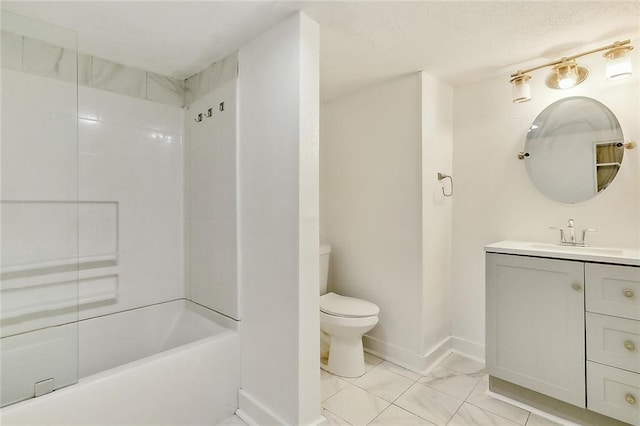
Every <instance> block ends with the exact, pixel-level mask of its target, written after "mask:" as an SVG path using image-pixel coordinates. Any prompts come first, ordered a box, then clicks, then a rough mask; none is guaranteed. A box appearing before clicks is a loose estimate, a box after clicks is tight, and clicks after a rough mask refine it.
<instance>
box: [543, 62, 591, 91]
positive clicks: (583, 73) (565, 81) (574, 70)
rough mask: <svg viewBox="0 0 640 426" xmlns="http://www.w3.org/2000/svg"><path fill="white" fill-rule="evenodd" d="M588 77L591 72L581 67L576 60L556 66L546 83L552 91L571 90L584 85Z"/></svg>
mask: <svg viewBox="0 0 640 426" xmlns="http://www.w3.org/2000/svg"><path fill="white" fill-rule="evenodd" d="M588 75H589V70H587V69H586V68H584V67H581V66H579V65H578V64H577V63H576V61H575V60H571V61H562V62H560V63H559V64H557V65H554V67H553V71H551V74H549V76H548V77H547V80H546V81H545V83H546V85H547V87H550V88H552V89H570V88H572V87H575V86H577V85H578V84H580V83H582V82H583V81H584V80H585V79H586V78H587V76H588Z"/></svg>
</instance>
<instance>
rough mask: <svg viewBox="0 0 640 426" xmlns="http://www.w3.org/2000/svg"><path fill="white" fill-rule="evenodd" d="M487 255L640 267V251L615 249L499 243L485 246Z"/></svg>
mask: <svg viewBox="0 0 640 426" xmlns="http://www.w3.org/2000/svg"><path fill="white" fill-rule="evenodd" d="M484 250H485V252H487V253H502V254H519V255H524V256H538V257H551V258H555V259H568V260H582V261H587V262H601V263H614V264H619V265H634V266H640V249H629V248H615V247H574V246H561V245H557V244H550V243H535V242H530V241H510V240H505V241H499V242H497V243H493V244H487V245H486V246H484Z"/></svg>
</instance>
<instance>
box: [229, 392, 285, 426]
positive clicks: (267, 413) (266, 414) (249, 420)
mask: <svg viewBox="0 0 640 426" xmlns="http://www.w3.org/2000/svg"><path fill="white" fill-rule="evenodd" d="M236 416H238V417H240V418H241V419H242V421H244V422H245V423H246V424H248V425H249V426H261V425H284V424H286V422H285V421H283V420H282V419H280V418H279V417H278V416H277V415H276V414H275V413H274V412H272V411H271V410H269V409H268V408H267V407H266V406H265V405H263V404H262V403H260V402H259V401H258V400H257V399H256V398H254V397H253V396H251V395H249V394H248V393H247V392H246V391H245V390H244V389H240V390H239V391H238V410H237V411H236Z"/></svg>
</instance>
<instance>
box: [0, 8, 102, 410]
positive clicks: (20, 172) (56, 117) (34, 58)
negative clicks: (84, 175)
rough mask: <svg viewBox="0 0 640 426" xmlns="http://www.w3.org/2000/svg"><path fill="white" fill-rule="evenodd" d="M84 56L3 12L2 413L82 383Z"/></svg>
mask: <svg viewBox="0 0 640 426" xmlns="http://www.w3.org/2000/svg"><path fill="white" fill-rule="evenodd" d="M52 57H54V58H55V60H53V61H52V60H50V59H51V58H52ZM77 57H78V55H77V48H76V34H75V33H74V32H72V31H69V30H64V29H61V28H58V27H55V26H52V25H49V24H45V23H42V22H37V21H34V20H31V19H27V18H25V17H22V16H19V15H15V14H12V13H9V12H6V11H3V13H2V135H1V136H2V139H1V140H2V145H1V149H0V154H1V179H2V181H1V187H0V201H1V202H0V216H1V228H0V240H1V246H0V247H1V251H0V264H1V275H0V338H1V340H0V347H1V360H0V361H1V364H0V365H1V368H2V370H1V383H0V388H1V389H2V395H1V403H2V406H6V405H9V404H13V403H15V402H18V401H21V400H24V399H27V398H32V397H34V396H39V395H42V394H46V393H48V392H51V391H53V390H54V389H58V388H61V387H65V386H68V385H70V384H73V383H76V382H77V380H78V322H77V321H78V302H79V278H81V269H82V268H88V267H89V266H91V263H92V262H94V263H95V262H96V261H99V259H96V258H95V257H94V256H88V257H86V258H85V259H83V258H82V257H81V255H82V253H81V251H82V250H84V248H83V249H81V247H80V240H79V230H80V222H79V212H80V208H81V207H80V203H79V202H78V121H77V120H78V118H77V117H78V100H77V99H78V78H77V75H78V71H77V70H78V59H77ZM43 58H48V59H49V60H47V61H45V60H43ZM45 64H55V66H53V67H50V66H49V65H45ZM44 66H47V67H48V68H46V69H44V68H43V67H44ZM89 251H91V248H89Z"/></svg>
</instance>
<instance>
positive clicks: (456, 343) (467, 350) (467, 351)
mask: <svg viewBox="0 0 640 426" xmlns="http://www.w3.org/2000/svg"><path fill="white" fill-rule="evenodd" d="M451 349H452V350H453V352H455V353H458V354H460V355H463V356H465V357H467V358H471V359H475V360H476V361H480V362H482V363H484V359H485V358H484V349H485V348H484V345H483V344H480V343H477V342H472V341H471V340H466V339H463V338H461V337H455V336H454V337H451Z"/></svg>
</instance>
